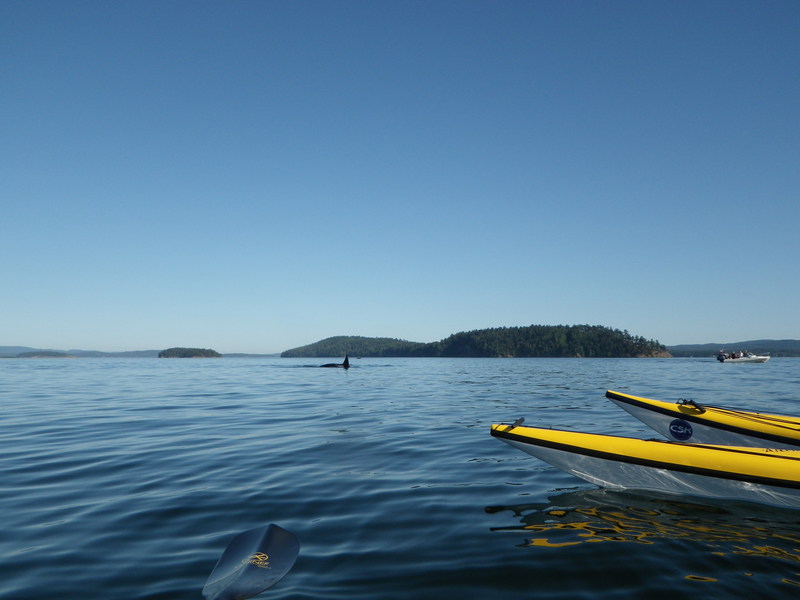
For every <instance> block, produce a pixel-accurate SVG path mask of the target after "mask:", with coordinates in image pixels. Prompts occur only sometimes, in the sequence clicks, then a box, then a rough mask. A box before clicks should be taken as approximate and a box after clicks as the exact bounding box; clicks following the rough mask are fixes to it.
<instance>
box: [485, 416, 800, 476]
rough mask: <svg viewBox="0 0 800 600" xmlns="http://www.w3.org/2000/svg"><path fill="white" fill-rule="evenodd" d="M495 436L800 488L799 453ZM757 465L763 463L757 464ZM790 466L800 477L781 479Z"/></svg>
mask: <svg viewBox="0 0 800 600" xmlns="http://www.w3.org/2000/svg"><path fill="white" fill-rule="evenodd" d="M491 435H492V436H493V437H497V438H500V439H503V440H505V441H511V442H516V443H519V444H522V445H527V446H539V447H542V448H549V449H551V450H557V451H560V452H566V453H570V454H575V455H581V456H588V457H591V458H598V459H601V460H608V461H613V462H616V463H626V464H631V465H637V466H641V467H648V468H652V469H663V470H667V471H676V472H681V473H688V474H692V475H701V476H705V477H712V478H715V479H726V480H731V481H740V482H744V483H749V484H755V485H765V486H772V487H778V488H787V489H795V490H800V464H798V463H797V461H800V450H790V449H779V448H758V449H751V448H747V447H732V446H715V445H709V444H680V443H675V442H669V441H664V440H639V439H635V438H626V437H617V436H607V435H602V434H593V433H581V432H574V431H565V430H558V429H543V428H535V427H518V428H511V427H509V426H508V425H505V424H495V425H492V427H491ZM558 438H561V439H558ZM603 444H606V445H608V444H619V445H622V446H624V447H625V449H627V450H628V452H622V451H621V449H616V450H613V449H601V448H600V447H599V446H600V445H603ZM656 447H658V451H656ZM631 451H633V452H631ZM664 451H666V452H667V453H668V454H672V455H673V456H674V460H673V461H668V460H664V459H663V458H656V454H663V453H664ZM741 459H745V462H748V463H750V464H747V465H741V467H743V468H738V469H737V468H736V465H734V464H733V463H734V460H736V462H737V463H738V462H739V461H741ZM775 461H778V462H777V463H776V462H775ZM720 462H721V463H722V464H725V463H727V464H728V465H729V468H728V469H725V468H718V467H714V466H711V465H713V464H715V463H720ZM755 462H758V463H760V464H758V465H756V464H754V463H755ZM764 463H768V466H770V469H764V468H763V467H764V466H765V465H764ZM785 467H793V468H792V469H790V470H793V471H794V473H795V477H790V476H780V475H779V474H778V473H779V472H785V471H786V469H785ZM768 471H772V472H773V475H772V476H769V475H765V474H759V472H761V473H763V472H768Z"/></svg>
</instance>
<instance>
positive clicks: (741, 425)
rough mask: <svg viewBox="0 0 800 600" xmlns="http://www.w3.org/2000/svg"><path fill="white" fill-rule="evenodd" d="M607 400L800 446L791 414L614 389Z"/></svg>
mask: <svg viewBox="0 0 800 600" xmlns="http://www.w3.org/2000/svg"><path fill="white" fill-rule="evenodd" d="M606 398H608V399H609V400H612V401H614V402H617V403H619V404H620V405H621V406H622V407H623V408H625V407H626V406H630V407H634V408H638V409H641V410H643V411H649V412H651V413H656V414H660V415H665V416H667V417H672V418H679V419H683V420H684V421H688V422H690V423H695V424H700V425H704V426H706V427H713V428H715V429H719V430H721V431H726V432H730V433H733V434H736V435H742V436H747V437H751V438H757V439H761V440H765V441H768V442H775V443H779V444H786V445H789V446H800V418H797V417H792V416H789V415H776V414H768V413H756V412H747V411H742V410H736V409H732V408H725V407H720V406H713V405H708V404H703V405H698V404H695V403H694V402H693V401H686V400H684V401H683V402H680V401H679V402H678V403H675V404H671V403H669V402H663V401H661V400H652V399H649V398H642V397H639V396H632V395H629V394H622V393H620V392H615V391H612V390H608V391H607V392H606ZM634 416H636V415H634ZM640 418H641V417H640ZM737 423H738V424H737Z"/></svg>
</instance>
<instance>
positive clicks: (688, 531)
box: [486, 490, 800, 585]
mask: <svg viewBox="0 0 800 600" xmlns="http://www.w3.org/2000/svg"><path fill="white" fill-rule="evenodd" d="M486 511H487V512H490V513H498V512H504V511H510V512H511V513H512V514H513V516H514V518H515V520H516V524H515V525H511V526H506V527H494V528H492V530H493V531H506V532H520V533H524V534H525V536H526V540H525V542H524V543H523V544H519V545H521V546H530V547H542V548H563V547H567V546H576V545H579V544H597V543H603V542H614V543H631V544H653V543H655V542H656V541H657V540H687V541H691V542H692V543H701V544H705V545H706V546H707V547H708V550H709V552H710V553H711V554H714V555H716V556H726V555H729V554H733V555H740V556H748V557H753V556H757V557H767V558H773V559H779V560H781V561H787V562H791V563H800V514H798V513H797V512H796V511H786V510H778V509H775V510H773V509H769V508H764V509H763V510H762V509H761V508H760V507H758V508H756V509H753V508H752V507H747V506H742V505H738V506H736V505H733V506H731V507H729V506H727V505H725V506H722V505H719V506H716V505H703V504H692V503H686V502H680V501H676V500H674V499H663V498H653V497H641V496H634V495H626V494H623V493H619V492H610V491H607V490H593V491H581V492H569V493H565V494H562V495H559V496H555V497H554V498H551V503H550V504H549V505H547V506H544V505H541V504H539V505H536V504H529V505H518V506H506V507H488V508H487V509H486ZM770 511H771V512H770ZM687 579H692V580H696V581H715V580H714V579H713V578H706V577H702V576H699V575H687ZM785 582H786V583H791V584H794V585H798V583H797V582H796V581H794V580H786V581H785Z"/></svg>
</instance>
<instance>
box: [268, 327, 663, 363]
mask: <svg viewBox="0 0 800 600" xmlns="http://www.w3.org/2000/svg"><path fill="white" fill-rule="evenodd" d="M346 353H349V354H350V355H351V356H384V357H451V358H462V357H463V358H638V357H669V356H671V355H670V353H669V352H668V351H667V348H666V346H664V345H662V344H660V343H659V342H657V341H655V340H648V339H645V338H643V337H641V336H634V335H631V334H630V333H628V332H627V331H620V330H619V329H611V328H608V327H603V326H600V325H530V326H528V327H496V328H491V329H478V330H474V331H466V332H461V333H456V334H453V335H451V336H450V337H448V338H445V339H443V340H441V341H438V342H432V343H421V342H409V341H406V340H398V339H393V338H368V337H358V336H339V337H331V338H327V339H324V340H320V341H319V342H316V343H314V344H309V345H307V346H301V347H299V348H293V349H292V350H287V351H285V352H283V353H282V354H281V356H282V357H287V358H300V357H308V358H319V357H327V356H344V355H345V354H346Z"/></svg>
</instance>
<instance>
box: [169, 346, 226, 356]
mask: <svg viewBox="0 0 800 600" xmlns="http://www.w3.org/2000/svg"><path fill="white" fill-rule="evenodd" d="M158 358H222V354H220V353H219V352H216V351H215V350H210V349H207V348H167V349H166V350H162V351H161V352H159V353H158Z"/></svg>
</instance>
